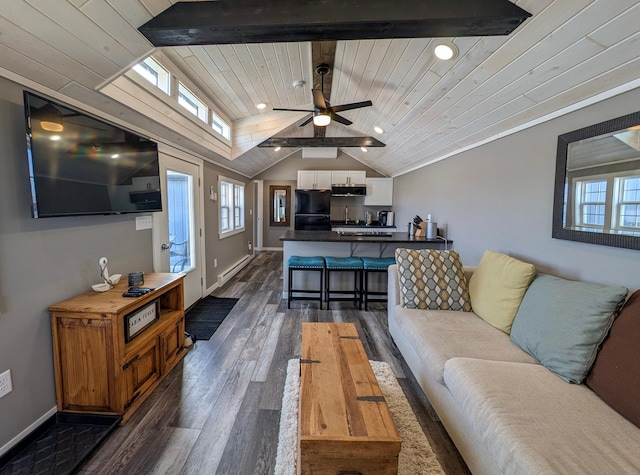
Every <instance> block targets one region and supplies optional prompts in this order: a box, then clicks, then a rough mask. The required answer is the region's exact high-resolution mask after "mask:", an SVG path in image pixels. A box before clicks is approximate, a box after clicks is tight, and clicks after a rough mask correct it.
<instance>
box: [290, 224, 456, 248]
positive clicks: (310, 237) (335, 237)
mask: <svg viewBox="0 0 640 475" xmlns="http://www.w3.org/2000/svg"><path fill="white" fill-rule="evenodd" d="M378 229H379V231H375V230H372V232H379V233H382V234H381V235H376V234H371V235H360V236H353V235H341V234H338V233H337V232H335V231H287V232H285V233H284V234H283V235H282V236H280V240H281V241H298V242H399V243H408V242H413V243H434V244H436V243H440V244H444V240H442V239H427V238H426V237H424V236H419V237H418V236H408V235H407V233H391V232H389V233H387V232H385V231H384V228H380V227H378ZM447 242H448V244H451V243H452V242H453V241H447Z"/></svg>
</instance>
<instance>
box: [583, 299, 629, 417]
mask: <svg viewBox="0 0 640 475" xmlns="http://www.w3.org/2000/svg"><path fill="white" fill-rule="evenodd" d="M586 383H587V386H589V387H590V388H591V389H592V390H593V392H595V393H596V394H597V395H598V396H600V397H601V398H602V399H603V400H604V402H606V403H607V404H609V405H610V406H611V407H612V408H614V409H615V410H616V411H618V412H619V413H620V414H622V415H623V416H624V417H626V418H627V419H629V420H630V421H631V422H633V423H634V424H635V425H637V426H638V427H640V290H638V291H636V292H635V293H634V294H633V295H632V296H631V297H629V300H627V303H626V304H625V305H624V307H623V308H622V311H621V312H620V316H619V317H618V318H616V319H615V321H614V322H613V325H612V326H611V330H610V331H609V336H608V337H607V338H606V339H605V340H604V343H602V347H601V348H600V351H599V352H598V356H597V357H596V361H595V363H593V368H591V373H589V376H587V380H586Z"/></svg>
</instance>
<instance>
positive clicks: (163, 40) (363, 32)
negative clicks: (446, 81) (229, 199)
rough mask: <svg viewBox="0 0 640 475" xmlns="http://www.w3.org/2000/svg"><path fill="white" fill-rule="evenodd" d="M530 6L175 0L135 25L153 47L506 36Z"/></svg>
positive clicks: (412, 0) (460, 0) (468, 0)
mask: <svg viewBox="0 0 640 475" xmlns="http://www.w3.org/2000/svg"><path fill="white" fill-rule="evenodd" d="M530 16H531V14H530V13H528V12H527V11H525V10H523V9H522V8H520V7H518V6H517V5H514V4H513V3H511V2H510V1H509V0H428V1H427V0H403V1H401V2H398V1H397V0H366V1H361V0H353V1H346V0H281V1H271V2H265V1H264V0H218V1H205V2H178V3H175V4H174V5H172V6H171V7H169V8H168V9H166V10H165V11H163V12H162V13H160V14H159V15H158V16H156V17H155V18H153V19H151V20H149V21H148V22H147V23H145V24H144V25H142V26H141V27H140V28H139V31H140V32H141V33H142V34H143V35H144V36H146V37H147V38H148V39H149V41H150V42H151V43H152V44H153V45H154V46H187V45H208V44H237V43H279V42H300V41H324V40H357V39H377V38H436V37H456V36H458V37H459V36H494V35H508V34H509V33H511V32H512V31H513V30H515V29H516V28H517V27H518V26H519V25H520V24H521V23H522V22H523V21H524V20H526V19H527V18H529V17H530Z"/></svg>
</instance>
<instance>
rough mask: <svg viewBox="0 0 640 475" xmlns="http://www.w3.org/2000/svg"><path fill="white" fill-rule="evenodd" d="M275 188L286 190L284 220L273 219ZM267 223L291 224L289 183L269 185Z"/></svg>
mask: <svg viewBox="0 0 640 475" xmlns="http://www.w3.org/2000/svg"><path fill="white" fill-rule="evenodd" d="M276 190H284V191H285V192H286V196H285V198H284V215H285V218H286V220H285V221H284V222H282V221H275V220H274V219H273V216H274V211H275V209H274V207H273V198H274V196H275V192H276ZM269 225H270V226H291V186H289V185H269Z"/></svg>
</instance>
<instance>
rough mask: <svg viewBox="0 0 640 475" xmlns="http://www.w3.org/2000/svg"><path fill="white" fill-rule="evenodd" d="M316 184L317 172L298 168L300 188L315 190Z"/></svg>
mask: <svg viewBox="0 0 640 475" xmlns="http://www.w3.org/2000/svg"><path fill="white" fill-rule="evenodd" d="M315 184H316V172H315V171H313V170H298V189H300V190H313V189H314V188H315Z"/></svg>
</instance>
